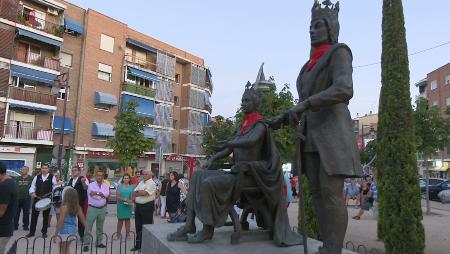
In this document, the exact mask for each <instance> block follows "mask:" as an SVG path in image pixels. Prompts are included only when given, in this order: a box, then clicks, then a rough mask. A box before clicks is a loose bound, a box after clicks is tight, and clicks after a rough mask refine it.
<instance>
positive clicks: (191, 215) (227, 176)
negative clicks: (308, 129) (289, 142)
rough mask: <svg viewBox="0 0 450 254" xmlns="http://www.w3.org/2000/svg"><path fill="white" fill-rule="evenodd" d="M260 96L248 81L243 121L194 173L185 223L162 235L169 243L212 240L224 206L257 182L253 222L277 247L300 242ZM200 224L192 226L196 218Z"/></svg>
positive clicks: (225, 209)
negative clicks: (224, 166)
mask: <svg viewBox="0 0 450 254" xmlns="http://www.w3.org/2000/svg"><path fill="white" fill-rule="evenodd" d="M259 103H260V94H258V92H257V91H256V90H255V89H254V88H253V87H250V83H247V86H246V89H245V92H244V94H243V96H242V101H241V108H242V111H243V113H244V119H243V120H244V121H243V124H242V125H241V126H240V127H239V128H238V129H237V131H236V134H235V135H234V137H233V138H232V139H231V140H229V141H227V142H225V143H222V144H220V145H219V149H218V150H219V152H218V153H216V154H214V155H213V156H212V157H211V158H210V159H209V160H208V163H207V165H206V167H205V168H204V169H200V170H197V171H195V172H194V175H193V177H192V180H191V184H190V190H189V193H188V197H187V201H186V204H187V220H186V224H185V225H184V226H182V227H180V228H179V229H178V230H177V231H176V232H174V233H171V234H169V235H168V236H167V239H168V240H169V241H188V242H189V243H201V242H203V241H205V240H210V239H212V237H213V235H214V228H215V227H220V226H223V225H224V224H225V221H226V219H227V217H228V212H229V209H230V208H231V207H232V206H233V205H234V204H235V203H236V201H237V200H239V201H240V202H241V203H242V202H246V200H247V199H249V198H250V199H251V197H245V198H243V197H242V193H241V190H242V188H245V187H246V186H247V185H248V184H251V185H252V186H253V187H254V186H257V187H258V188H259V190H260V192H261V196H262V198H263V199H264V203H263V205H261V207H256V208H255V210H256V211H255V212H256V214H257V220H258V216H259V215H264V216H261V218H260V219H262V218H264V219H265V221H264V223H263V224H262V225H261V226H263V227H266V228H270V229H272V237H273V240H274V242H275V244H276V245H278V246H291V245H297V244H302V239H301V237H300V235H298V234H296V233H295V232H293V231H292V230H291V228H290V226H289V220H288V217H287V202H286V198H285V197H284V196H283V194H282V191H281V190H282V184H283V175H282V170H281V164H280V156H279V153H278V151H277V148H276V147H275V143H274V141H273V139H272V135H271V130H270V128H269V127H268V125H267V123H266V122H265V121H264V119H263V117H262V116H261V115H260V114H259V113H258V112H257V109H258V106H259ZM230 154H233V161H234V163H233V166H232V168H231V171H230V172H226V171H223V170H211V169H212V165H213V163H214V162H215V161H217V160H219V159H221V158H225V157H227V156H229V155H230ZM196 217H197V218H198V219H199V220H200V221H201V222H202V223H203V229H202V230H201V231H198V232H197V230H196V226H195V218H196Z"/></svg>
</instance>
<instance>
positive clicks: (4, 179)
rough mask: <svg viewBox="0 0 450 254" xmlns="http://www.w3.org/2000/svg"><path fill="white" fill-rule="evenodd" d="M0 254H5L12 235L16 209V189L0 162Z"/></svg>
mask: <svg viewBox="0 0 450 254" xmlns="http://www.w3.org/2000/svg"><path fill="white" fill-rule="evenodd" d="M0 193H1V195H0V253H4V252H5V248H6V245H7V244H8V241H9V238H11V236H12V235H13V231H14V228H13V227H14V225H13V218H14V215H15V214H16V209H17V187H16V183H15V182H14V180H13V179H11V177H9V176H8V175H6V166H5V164H3V163H1V162H0Z"/></svg>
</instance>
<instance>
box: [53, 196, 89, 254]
mask: <svg viewBox="0 0 450 254" xmlns="http://www.w3.org/2000/svg"><path fill="white" fill-rule="evenodd" d="M77 217H78V219H79V220H80V221H81V223H82V224H83V225H84V226H85V227H86V218H85V217H84V214H83V210H82V209H81V207H80V206H79V204H78V193H77V191H76V190H75V189H74V188H67V190H65V191H64V196H63V201H62V205H61V208H60V214H59V220H58V224H57V225H56V231H55V235H54V236H53V241H54V242H56V238H57V237H58V235H59V237H61V243H60V252H61V254H69V253H70V252H69V247H70V243H71V242H72V241H73V240H75V237H73V238H72V239H68V238H69V237H70V236H72V235H76V234H77V232H78V223H77Z"/></svg>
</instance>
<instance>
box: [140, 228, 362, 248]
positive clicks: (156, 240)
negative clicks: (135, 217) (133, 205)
mask: <svg viewBox="0 0 450 254" xmlns="http://www.w3.org/2000/svg"><path fill="white" fill-rule="evenodd" d="M181 225H182V224H155V225H145V226H144V228H143V232H142V238H143V241H142V253H143V254H208V253H212V254H230V253H231V254H274V253H276V254H303V253H304V252H303V246H302V245H298V246H292V247H278V246H276V245H275V244H274V243H273V241H272V240H270V239H268V235H267V233H266V232H262V231H261V233H255V234H248V235H244V236H242V238H241V241H240V242H239V244H236V245H231V244H230V236H231V233H232V232H233V227H221V228H216V230H215V232H214V237H213V239H212V240H211V241H205V242H204V243H201V244H190V243H187V242H169V241H167V239H166V236H167V234H169V233H172V232H175V231H176V230H177V228H178V227H180V226H181ZM198 228H200V229H201V226H200V225H199V227H197V229H198ZM321 245H322V243H321V242H319V241H316V240H313V239H308V254H314V253H315V252H317V250H318V248H319V246H321ZM342 253H343V254H351V253H354V252H351V251H348V250H344V251H343V252H342Z"/></svg>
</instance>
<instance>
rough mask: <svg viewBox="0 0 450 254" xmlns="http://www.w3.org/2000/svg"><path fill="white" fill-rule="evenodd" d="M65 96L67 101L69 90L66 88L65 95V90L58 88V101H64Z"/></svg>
mask: <svg viewBox="0 0 450 254" xmlns="http://www.w3.org/2000/svg"><path fill="white" fill-rule="evenodd" d="M66 96H67V100H69V88H67V93H66V88H65V87H63V88H60V89H59V93H58V99H60V100H64V99H65V98H66Z"/></svg>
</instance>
